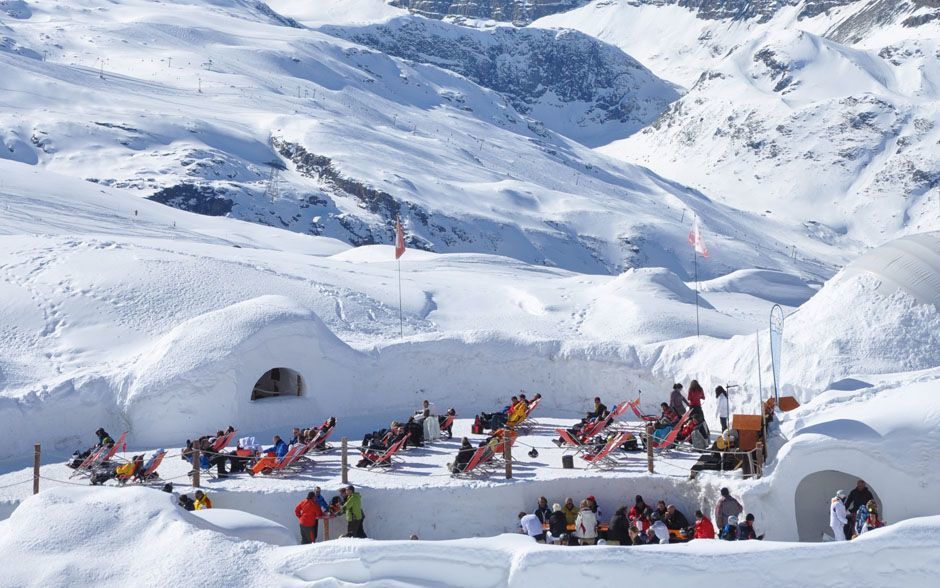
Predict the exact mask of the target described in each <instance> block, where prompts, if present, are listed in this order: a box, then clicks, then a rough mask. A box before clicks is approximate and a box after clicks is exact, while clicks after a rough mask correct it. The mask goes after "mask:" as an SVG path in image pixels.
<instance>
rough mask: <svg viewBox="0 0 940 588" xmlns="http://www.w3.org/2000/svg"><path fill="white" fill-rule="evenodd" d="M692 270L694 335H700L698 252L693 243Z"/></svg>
mask: <svg viewBox="0 0 940 588" xmlns="http://www.w3.org/2000/svg"><path fill="white" fill-rule="evenodd" d="M692 272H693V273H694V274H695V336H696V337H701V336H702V333H701V330H700V329H699V323H698V252H697V251H696V250H695V245H692Z"/></svg>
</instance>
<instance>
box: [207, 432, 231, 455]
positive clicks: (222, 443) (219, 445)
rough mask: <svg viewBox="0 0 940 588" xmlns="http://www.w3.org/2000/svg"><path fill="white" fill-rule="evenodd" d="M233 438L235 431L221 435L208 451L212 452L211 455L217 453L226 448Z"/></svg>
mask: <svg viewBox="0 0 940 588" xmlns="http://www.w3.org/2000/svg"><path fill="white" fill-rule="evenodd" d="M234 437H235V431H232V432H231V433H226V434H225V435H222V436H221V437H219V438H218V439H216V440H215V443H213V444H212V447H210V449H211V450H212V452H213V453H219V452H220V451H222V450H223V449H225V448H226V447H228V445H229V443H231V442H232V439H233V438H234Z"/></svg>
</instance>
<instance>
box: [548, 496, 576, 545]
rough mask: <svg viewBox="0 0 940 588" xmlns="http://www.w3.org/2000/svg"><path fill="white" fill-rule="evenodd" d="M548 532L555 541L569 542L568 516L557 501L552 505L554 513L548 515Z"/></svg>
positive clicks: (563, 543)
mask: <svg viewBox="0 0 940 588" xmlns="http://www.w3.org/2000/svg"><path fill="white" fill-rule="evenodd" d="M575 516H577V515H575ZM572 524H573V523H572ZM548 532H549V534H550V535H551V537H552V542H553V543H558V544H560V545H567V544H568V517H567V516H565V513H564V511H562V509H561V505H560V504H558V503H557V502H556V503H555V504H553V505H552V515H551V516H550V517H548Z"/></svg>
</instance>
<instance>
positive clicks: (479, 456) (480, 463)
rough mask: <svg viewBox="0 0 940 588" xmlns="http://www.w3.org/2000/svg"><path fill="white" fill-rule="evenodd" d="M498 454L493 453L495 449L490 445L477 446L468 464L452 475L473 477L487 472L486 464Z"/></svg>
mask: <svg viewBox="0 0 940 588" xmlns="http://www.w3.org/2000/svg"><path fill="white" fill-rule="evenodd" d="M495 456H496V454H495V453H493V450H492V449H490V446H489V445H484V446H482V447H477V450H476V451H474V452H473V455H472V456H471V457H470V461H468V462H467V465H466V466H465V467H464V469H462V470H461V471H459V472H454V473H452V474H451V475H452V476H453V477H455V478H459V477H461V476H466V477H468V478H469V477H472V476H478V475H485V474H487V473H488V472H487V470H486V467H485V466H486V464H487V463H489V462H490V461H491V460H492V459H493V458H494V457H495Z"/></svg>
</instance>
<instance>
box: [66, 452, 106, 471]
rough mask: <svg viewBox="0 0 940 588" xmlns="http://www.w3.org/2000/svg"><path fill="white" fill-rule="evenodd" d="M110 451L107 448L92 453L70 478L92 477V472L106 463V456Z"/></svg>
mask: <svg viewBox="0 0 940 588" xmlns="http://www.w3.org/2000/svg"><path fill="white" fill-rule="evenodd" d="M109 451H110V449H109V448H108V447H107V446H105V447H101V448H99V449H97V450H96V451H92V452H91V454H89V456H88V457H86V458H85V459H84V461H82V463H80V464H78V467H77V468H75V471H74V472H72V473H71V474H69V478H74V477H75V476H90V475H91V472H92V470H93V469H94V468H95V467H96V466H98V465H99V464H101V463H102V462H103V461H104V456H105V455H107V453H108V452H109Z"/></svg>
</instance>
